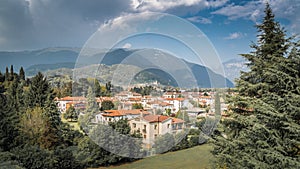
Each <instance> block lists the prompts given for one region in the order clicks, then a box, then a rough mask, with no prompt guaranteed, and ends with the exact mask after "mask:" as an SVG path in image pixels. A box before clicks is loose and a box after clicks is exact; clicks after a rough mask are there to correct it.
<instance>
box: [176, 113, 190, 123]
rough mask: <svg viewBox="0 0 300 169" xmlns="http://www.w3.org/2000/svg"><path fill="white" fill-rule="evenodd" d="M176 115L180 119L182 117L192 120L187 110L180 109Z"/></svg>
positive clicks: (187, 120) (186, 120)
mask: <svg viewBox="0 0 300 169" xmlns="http://www.w3.org/2000/svg"><path fill="white" fill-rule="evenodd" d="M175 117H176V118H179V119H182V120H184V121H185V122H189V121H190V118H189V115H188V114H187V112H186V111H182V110H179V111H178V112H177V113H176V115H175Z"/></svg>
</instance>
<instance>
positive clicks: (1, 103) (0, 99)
mask: <svg viewBox="0 0 300 169" xmlns="http://www.w3.org/2000/svg"><path fill="white" fill-rule="evenodd" d="M0 117H1V118H0V151H8V150H10V149H11V148H13V146H14V143H15V138H16V137H17V136H18V129H17V128H18V126H17V124H18V116H17V114H16V112H15V111H11V109H10V107H9V106H8V101H7V97H6V96H5V95H4V94H3V93H0Z"/></svg>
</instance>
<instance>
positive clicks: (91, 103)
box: [79, 86, 99, 132]
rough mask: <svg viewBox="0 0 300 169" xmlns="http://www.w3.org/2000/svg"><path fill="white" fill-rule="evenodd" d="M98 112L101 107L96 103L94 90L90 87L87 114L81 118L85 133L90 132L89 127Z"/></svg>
mask: <svg viewBox="0 0 300 169" xmlns="http://www.w3.org/2000/svg"><path fill="white" fill-rule="evenodd" d="M98 112H99V106H98V104H97V102H96V99H95V93H94V91H93V88H92V87H91V86H90V87H89V88H88V94H87V106H86V109H85V114H84V115H83V116H80V117H79V123H80V126H81V128H82V129H83V130H84V131H85V132H89V128H88V125H89V123H90V122H91V120H92V119H93V118H94V116H95V115H96V114H97V113H98Z"/></svg>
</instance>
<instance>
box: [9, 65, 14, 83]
mask: <svg viewBox="0 0 300 169" xmlns="http://www.w3.org/2000/svg"><path fill="white" fill-rule="evenodd" d="M9 77H10V81H11V80H13V79H14V66H13V65H10V75H9Z"/></svg>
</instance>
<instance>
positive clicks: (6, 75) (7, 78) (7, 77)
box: [5, 66, 9, 81]
mask: <svg viewBox="0 0 300 169" xmlns="http://www.w3.org/2000/svg"><path fill="white" fill-rule="evenodd" d="M5 80H6V81H9V71H8V67H7V66H6V68H5Z"/></svg>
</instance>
